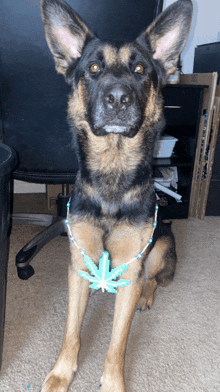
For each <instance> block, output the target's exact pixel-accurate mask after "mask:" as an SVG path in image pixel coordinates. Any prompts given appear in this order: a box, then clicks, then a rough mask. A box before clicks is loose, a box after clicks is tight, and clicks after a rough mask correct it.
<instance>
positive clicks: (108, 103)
mask: <svg viewBox="0 0 220 392" xmlns="http://www.w3.org/2000/svg"><path fill="white" fill-rule="evenodd" d="M140 122H141V110H140V107H139V105H138V102H137V97H136V95H135V92H134V90H133V89H131V88H130V87H129V86H127V85H125V84H122V83H115V84H113V85H109V84H108V86H105V88H104V89H103V90H101V91H100V92H99V94H98V98H97V101H96V103H95V105H94V111H93V127H92V128H93V132H94V133H95V134H96V135H97V136H104V135H106V134H109V133H115V134H121V135H123V136H128V137H133V136H134V134H136V133H137V130H138V128H139V126H140Z"/></svg>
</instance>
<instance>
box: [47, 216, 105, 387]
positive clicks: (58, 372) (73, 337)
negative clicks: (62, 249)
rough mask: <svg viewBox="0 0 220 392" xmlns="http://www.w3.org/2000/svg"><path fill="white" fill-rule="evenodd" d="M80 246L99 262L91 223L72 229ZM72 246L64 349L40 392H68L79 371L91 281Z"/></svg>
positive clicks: (98, 239) (99, 237)
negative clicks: (82, 276)
mask: <svg viewBox="0 0 220 392" xmlns="http://www.w3.org/2000/svg"><path fill="white" fill-rule="evenodd" d="M71 228H72V232H73V233H74V236H75V238H76V240H77V243H78V244H79V246H80V247H82V248H83V249H84V250H85V252H86V253H87V254H88V255H90V257H91V258H92V259H93V260H94V261H95V260H99V258H100V255H101V254H102V251H103V245H102V236H103V233H102V231H101V230H100V229H98V228H96V227H94V226H93V225H91V224H90V223H86V222H79V223H77V224H75V225H73V226H72V227H71ZM70 246H71V255H72V257H71V259H72V260H71V263H70V266H69V275H68V284H69V305H68V316H67V323H66V330H65V337H64V341H63V347H62V350H61V353H60V355H59V358H58V360H57V362H56V364H55V366H54V368H53V370H52V371H51V372H50V373H49V374H48V376H47V378H46V380H45V383H44V385H43V388H42V391H41V392H67V390H68V387H69V384H70V383H71V381H72V379H73V376H74V374H75V373H76V370H77V360H78V353H79V348H80V330H81V324H82V321H83V318H84V314H85V310H86V305H87V301H88V296H89V284H90V283H89V282H88V281H86V280H84V279H82V278H81V277H80V276H79V274H78V270H85V271H86V265H85V261H84V259H83V256H82V255H81V254H80V252H79V250H78V249H77V247H76V245H74V244H72V243H71V244H70Z"/></svg>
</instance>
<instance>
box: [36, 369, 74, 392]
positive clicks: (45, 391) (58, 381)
mask: <svg viewBox="0 0 220 392" xmlns="http://www.w3.org/2000/svg"><path fill="white" fill-rule="evenodd" d="M75 374H76V370H75V371H74V372H73V375H75ZM72 378H73V377H71V379H70V378H65V377H61V376H59V375H56V374H55V373H54V372H53V371H52V372H51V373H49V374H48V376H47V377H46V380H45V381H44V384H43V386H42V389H41V392H67V391H68V387H69V385H70V383H71V381H72Z"/></svg>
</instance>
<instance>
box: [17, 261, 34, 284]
mask: <svg viewBox="0 0 220 392" xmlns="http://www.w3.org/2000/svg"><path fill="white" fill-rule="evenodd" d="M17 273H18V277H19V278H20V279H22V280H28V279H29V278H30V277H31V276H32V275H34V269H33V267H32V266H31V265H29V264H28V265H26V267H22V268H21V267H17Z"/></svg>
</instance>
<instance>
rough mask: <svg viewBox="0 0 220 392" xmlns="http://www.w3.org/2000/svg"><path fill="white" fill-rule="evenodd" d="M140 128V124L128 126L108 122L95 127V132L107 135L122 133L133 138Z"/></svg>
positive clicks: (98, 134) (99, 134)
mask: <svg viewBox="0 0 220 392" xmlns="http://www.w3.org/2000/svg"><path fill="white" fill-rule="evenodd" d="M138 130H139V126H134V127H126V126H124V125H117V124H115V125H114V124H106V125H103V126H102V127H95V128H93V133H94V134H95V135H96V136H106V135H109V134H115V135H122V136H125V137H129V138H132V137H134V136H135V135H136V134H137V132H138Z"/></svg>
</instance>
